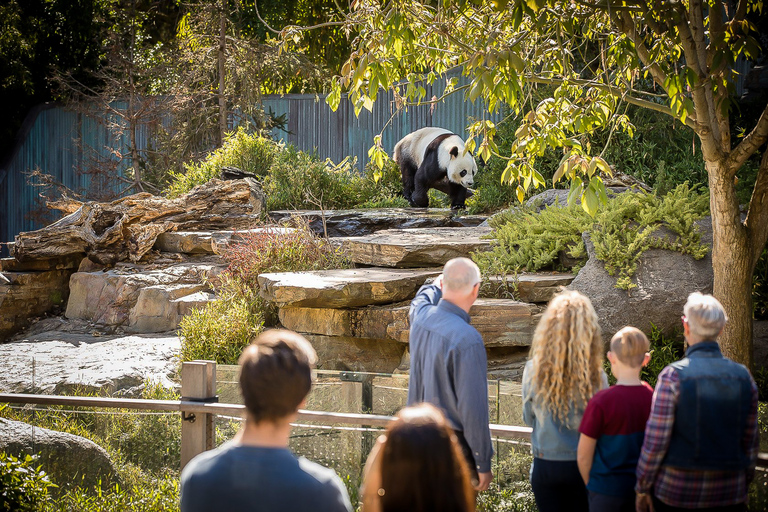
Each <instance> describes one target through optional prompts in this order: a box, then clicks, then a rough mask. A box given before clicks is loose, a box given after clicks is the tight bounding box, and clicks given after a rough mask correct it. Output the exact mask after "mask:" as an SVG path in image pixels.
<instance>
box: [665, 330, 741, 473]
mask: <svg viewBox="0 0 768 512" xmlns="http://www.w3.org/2000/svg"><path fill="white" fill-rule="evenodd" d="M670 366H672V367H674V368H675V369H676V370H677V373H678V375H679V376H680V394H679V398H678V402H677V406H676V408H675V422H674V425H673V427H672V438H671V440H670V442H669V448H668V450H667V454H666V457H665V458H664V461H663V464H664V465H666V466H671V467H676V468H681V469H694V470H701V471H705V470H733V471H736V470H743V469H746V468H748V467H749V464H750V460H749V456H748V453H747V449H748V447H747V446H745V445H744V432H745V430H746V428H747V416H748V415H749V413H750V409H751V407H752V377H751V376H750V374H749V371H748V370H747V369H746V368H745V367H744V366H743V365H740V364H738V363H735V362H733V361H731V360H730V359H727V358H725V357H723V354H722V352H720V346H719V345H718V344H717V342H714V341H705V342H700V343H697V344H695V345H693V346H691V347H690V348H689V349H688V350H687V351H686V353H685V358H683V359H681V360H680V361H677V362H675V363H672V364H671V365H670Z"/></svg>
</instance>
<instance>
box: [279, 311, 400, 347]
mask: <svg viewBox="0 0 768 512" xmlns="http://www.w3.org/2000/svg"><path fill="white" fill-rule="evenodd" d="M408 308H409V306H408V304H407V303H406V304H400V305H389V306H378V307H376V306H374V307H369V308H360V309H335V308H302V307H290V308H280V311H279V313H278V315H279V318H280V324H281V325H283V326H284V327H286V328H287V329H291V330H294V331H298V332H302V333H309V334H320V335H324V336H337V337H347V338H368V339H387V340H392V341H399V342H402V343H408Z"/></svg>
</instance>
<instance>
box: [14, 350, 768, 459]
mask: <svg viewBox="0 0 768 512" xmlns="http://www.w3.org/2000/svg"><path fill="white" fill-rule="evenodd" d="M215 366H216V364H215V363H213V362H211V361H192V362H187V363H184V364H183V366H182V399H181V400H144V399H130V398H107V397H80V396H61V395H36V394H23V393H0V403H14V404H36V405H54V406H55V405H58V406H62V405H63V406H73V407H100V408H112V409H137V410H150V411H168V412H179V413H181V416H182V435H181V454H182V457H181V467H182V469H183V468H184V466H185V465H186V464H187V462H189V461H190V460H191V459H192V458H193V457H194V456H196V455H197V454H199V453H202V452H203V451H205V450H210V449H211V448H213V433H214V425H213V417H214V416H231V417H239V418H242V417H244V415H245V406H244V405H241V404H225V403H218V402H215V400H216V397H215V382H216V369H215ZM185 381H186V382H187V385H186V386H185V384H184V383H185ZM190 382H191V383H192V384H190ZM185 393H190V394H185ZM393 419H394V418H393V417H392V416H383V415H379V414H358V413H340V412H326V411H307V410H303V409H301V410H299V416H298V418H297V420H298V421H308V422H313V423H322V424H326V425H328V426H331V427H333V426H336V425H351V426H359V427H377V428H383V427H386V426H387V425H388V424H389V422H390V421H392V420H393ZM490 430H491V435H492V436H493V437H496V438H500V439H515V440H522V441H530V439H531V428H530V427H520V426H515V425H497V424H491V425H490ZM757 465H758V467H759V468H761V469H768V453H761V454H759V455H758V462H757Z"/></svg>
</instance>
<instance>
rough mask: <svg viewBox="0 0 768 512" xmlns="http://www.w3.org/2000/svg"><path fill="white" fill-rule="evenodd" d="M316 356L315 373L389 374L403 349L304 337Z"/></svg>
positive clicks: (385, 344)
mask: <svg viewBox="0 0 768 512" xmlns="http://www.w3.org/2000/svg"><path fill="white" fill-rule="evenodd" d="M305 336H306V338H307V340H308V341H309V342H310V343H311V344H312V346H313V347H314V349H315V351H316V352H317V358H318V365H317V368H318V370H340V371H353V372H371V373H392V372H394V371H395V370H396V369H397V367H398V366H399V365H400V361H401V359H402V357H403V353H404V352H405V348H406V347H405V345H403V344H402V343H397V342H395V341H391V340H375V339H360V338H349V337H343V336H320V335H317V334H307V335H305Z"/></svg>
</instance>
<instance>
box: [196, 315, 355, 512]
mask: <svg viewBox="0 0 768 512" xmlns="http://www.w3.org/2000/svg"><path fill="white" fill-rule="evenodd" d="M315 360H316V355H315V351H314V349H312V346H311V345H310V344H309V342H308V341H307V340H305V339H304V338H303V337H302V336H301V335H299V334H297V333H295V332H292V331H285V330H278V329H275V330H270V331H266V332H264V333H263V334H261V335H260V336H259V337H258V338H256V340H255V341H254V342H253V343H252V344H251V345H249V346H248V347H247V348H246V349H245V350H243V354H242V355H241V356H240V361H239V363H240V369H241V371H240V390H241V392H242V394H243V401H244V402H245V408H246V420H245V425H244V426H243V428H242V430H240V432H238V434H237V435H236V436H235V438H234V439H233V440H232V441H230V442H228V443H225V444H224V445H222V446H221V447H219V448H218V449H216V450H211V451H208V452H205V453H202V454H200V455H198V456H197V457H195V458H194V459H192V461H190V463H189V464H188V465H187V467H185V468H184V471H182V472H181V511H182V512H211V511H215V512H218V511H227V512H239V511H259V510H263V511H269V512H279V511H285V512H304V511H306V512H310V511H311V512H351V510H352V507H351V505H350V503H349V497H348V495H347V491H346V488H345V487H344V484H342V482H341V480H340V479H339V477H338V475H336V473H335V472H334V471H333V470H330V469H328V468H324V467H322V466H320V465H318V464H315V463H314V462H310V461H308V460H306V459H305V458H303V457H296V456H295V455H294V454H293V453H292V452H291V451H290V450H289V449H288V441H289V438H290V434H291V422H292V421H294V420H295V419H296V415H297V412H298V410H299V407H300V406H301V405H303V403H304V400H305V398H306V396H307V394H308V393H309V389H310V387H311V385H312V369H311V367H312V365H313V364H314V362H315Z"/></svg>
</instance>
